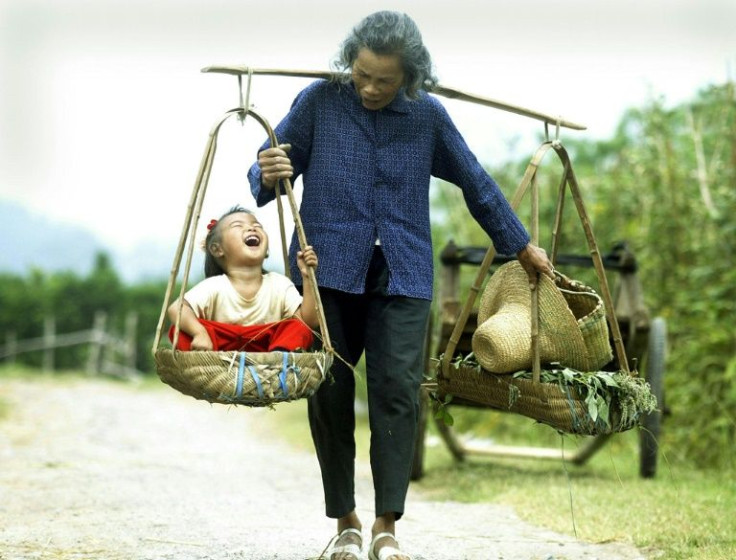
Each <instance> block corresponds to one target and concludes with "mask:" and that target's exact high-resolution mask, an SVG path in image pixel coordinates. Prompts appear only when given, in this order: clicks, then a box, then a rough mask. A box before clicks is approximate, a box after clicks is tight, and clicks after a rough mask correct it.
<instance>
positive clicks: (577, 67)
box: [0, 0, 736, 249]
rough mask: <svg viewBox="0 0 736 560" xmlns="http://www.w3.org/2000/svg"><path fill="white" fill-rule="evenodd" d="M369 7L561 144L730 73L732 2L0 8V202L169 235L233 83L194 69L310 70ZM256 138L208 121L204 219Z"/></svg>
mask: <svg viewBox="0 0 736 560" xmlns="http://www.w3.org/2000/svg"><path fill="white" fill-rule="evenodd" d="M385 8H390V9H397V10H402V11H406V12H407V13H409V15H411V16H412V17H413V18H414V19H415V21H416V22H417V23H418V25H419V27H420V29H421V30H422V32H423V35H424V39H425V43H426V44H427V46H428V48H429V49H430V52H431V54H432V56H433V58H434V62H435V66H436V69H437V73H438V76H439V78H440V82H441V83H442V84H444V85H447V86H452V87H456V88H459V89H462V90H466V91H468V92H473V93H478V94H481V95H484V96H487V97H492V98H495V99H498V100H502V101H507V102H509V103H512V104H516V105H520V106H523V107H528V108H531V109H536V110H539V111H542V112H546V113H549V114H553V115H562V116H563V117H565V118H567V119H569V120H572V121H575V122H580V123H582V124H585V125H587V127H588V130H587V131H584V132H573V131H564V132H563V134H562V137H563V141H564V138H566V137H574V138H582V139H585V138H589V139H591V140H593V139H599V138H606V137H608V136H609V135H610V134H611V133H612V131H613V127H614V126H615V124H616V123H617V122H618V119H619V118H620V116H621V114H622V112H623V110H624V109H626V108H628V107H632V106H641V105H643V104H645V103H646V102H647V100H649V99H651V98H652V97H663V98H664V99H665V101H666V102H667V103H668V104H675V103H678V102H681V101H683V100H686V99H689V98H691V97H692V96H693V95H694V94H695V92H696V91H697V90H698V89H700V88H702V87H704V86H706V85H709V84H720V83H724V82H726V81H727V80H728V79H733V78H734V72H736V32H734V29H736V1H734V0H688V1H685V0H617V1H615V2H614V1H598V0H558V1H553V0H508V1H503V2H493V1H488V0H478V1H473V0H452V1H445V2H438V1H421V2H420V1H413V2H411V1H406V0H405V1H400V0H395V1H393V2H374V1H372V0H365V1H363V2H360V3H358V2H355V3H354V2H346V1H345V0H339V1H332V2H327V1H315V2H310V1H309V0H282V1H280V2H266V1H259V2H253V1H251V0H238V1H234V0H142V1H141V0H120V1H119V0H95V1H91V0H90V1H82V0H1V1H0V198H2V199H6V200H11V201H15V202H19V203H22V204H24V205H25V206H27V207H28V208H29V209H32V210H33V211H36V212H40V213H44V214H46V215H48V216H49V217H50V218H53V219H55V220H63V221H68V222H72V223H77V224H79V225H81V226H84V227H87V228H90V229H91V230H93V231H94V232H95V233H97V234H98V235H99V236H100V237H101V238H102V239H103V240H104V241H105V242H106V243H109V244H111V245H115V246H117V247H119V248H123V249H125V248H132V247H133V246H134V245H136V244H139V243H141V242H145V241H146V240H150V239H151V238H156V239H158V240H159V241H161V242H163V243H172V244H175V243H176V240H177V239H178V236H179V232H180V229H181V221H182V218H183V216H184V213H185V210H186V205H187V202H188V200H189V196H190V192H191V189H192V186H193V183H194V179H195V176H196V173H197V170H198V167H199V163H200V159H201V157H202V152H203V149H204V146H205V142H206V139H207V135H208V133H209V131H210V128H211V126H212V124H213V123H214V121H215V120H216V119H217V118H218V117H219V116H220V115H221V114H222V113H223V112H224V111H226V110H228V109H231V108H233V107H234V106H236V105H237V102H238V91H237V82H236V79H235V78H234V77H231V76H223V75H210V74H202V73H200V69H201V68H203V67H205V66H210V65H216V64H240V65H249V66H252V67H262V68H263V67H275V68H299V69H317V70H323V69H327V68H328V65H329V62H330V60H331V59H332V57H333V55H334V54H335V52H336V50H337V47H338V44H339V43H340V42H341V41H342V39H343V38H344V36H345V35H346V33H347V32H348V31H349V29H350V28H351V26H352V25H354V24H355V23H357V21H358V20H360V19H361V18H362V17H363V16H364V15H367V14H368V13H370V12H372V11H375V10H378V9H385ZM307 83H308V82H307V81H306V80H304V79H301V78H272V77H258V76H257V77H255V78H254V82H253V86H252V90H251V101H252V102H253V103H254V105H255V107H256V108H257V109H258V110H260V111H261V112H262V113H263V114H264V116H266V118H268V119H269V120H270V121H271V123H272V124H273V125H274V126H275V125H276V123H277V122H278V120H279V119H280V118H281V117H282V116H283V114H284V113H285V112H286V110H287V109H288V106H289V104H290V103H291V100H292V99H293V97H294V95H295V94H296V93H297V92H298V91H299V90H300V89H301V88H302V87H304V86H305V85H306V84H307ZM445 104H446V105H447V107H448V109H449V110H450V112H451V114H452V115H453V117H454V119H455V121H456V123H457V124H458V127H459V128H460V130H461V131H462V132H463V134H464V135H465V137H466V139H467V140H468V142H469V144H470V145H471V147H472V148H473V149H474V150H475V151H476V153H477V154H478V156H479V157H480V159H481V160H482V161H484V162H485V163H490V164H492V163H493V161H494V160H499V159H502V158H504V157H507V156H508V154H509V153H529V154H531V153H533V151H534V149H535V148H536V140H535V134H537V133H539V132H542V125H541V124H540V123H538V122H537V121H531V120H528V119H525V118H522V117H519V116H515V115H508V114H504V113H502V112H500V111H497V110H493V109H489V108H485V107H480V106H477V105H470V104H467V103H462V102H457V101H446V102H445ZM262 140H263V133H262V132H261V131H260V130H259V129H258V128H257V127H256V125H254V124H253V123H251V124H246V126H245V127H241V126H240V125H239V124H238V123H237V122H235V121H233V123H232V124H228V125H226V126H225V128H224V130H223V133H222V136H221V140H220V148H219V151H218V158H217V159H216V162H215V171H214V173H213V177H212V182H211V184H210V190H209V191H208V192H209V194H208V197H207V203H206V206H205V216H204V217H203V220H205V222H206V221H208V219H209V218H210V217H216V216H217V215H219V214H220V213H221V212H222V211H224V210H226V209H227V207H229V206H230V205H231V204H233V203H238V202H239V203H243V204H245V205H247V206H252V205H253V204H252V198H251V197H250V193H249V190H248V188H247V184H246V179H245V173H246V170H247V168H248V166H249V165H250V164H251V163H252V160H253V156H254V151H255V147H256V146H257V145H259V144H260V142H261V141H262ZM270 212H271V211H269V213H270ZM269 213H264V214H269ZM205 218H206V219H205ZM266 219H268V217H266ZM273 243H274V241H272V244H273Z"/></svg>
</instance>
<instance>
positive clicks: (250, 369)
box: [248, 366, 263, 399]
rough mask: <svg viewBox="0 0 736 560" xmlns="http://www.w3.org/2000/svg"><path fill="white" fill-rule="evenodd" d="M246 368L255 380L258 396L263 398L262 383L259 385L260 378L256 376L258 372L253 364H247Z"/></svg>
mask: <svg viewBox="0 0 736 560" xmlns="http://www.w3.org/2000/svg"><path fill="white" fill-rule="evenodd" d="M248 370H249V371H250V374H251V376H252V377H253V381H255V382H256V390H257V391H258V398H260V399H262V398H263V385H261V379H260V377H258V372H257V371H256V368H254V367H253V366H248Z"/></svg>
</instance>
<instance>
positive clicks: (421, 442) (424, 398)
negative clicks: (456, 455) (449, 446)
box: [411, 387, 429, 480]
mask: <svg viewBox="0 0 736 560" xmlns="http://www.w3.org/2000/svg"><path fill="white" fill-rule="evenodd" d="M428 415H429V394H428V393H427V389H425V388H424V387H420V388H419V423H418V424H417V436H416V439H415V440H414V459H413V460H412V463H411V480H420V479H421V478H422V477H423V476H424V448H425V445H426V444H425V440H426V438H427V417H428Z"/></svg>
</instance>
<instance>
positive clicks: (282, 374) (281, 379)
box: [279, 352, 289, 398]
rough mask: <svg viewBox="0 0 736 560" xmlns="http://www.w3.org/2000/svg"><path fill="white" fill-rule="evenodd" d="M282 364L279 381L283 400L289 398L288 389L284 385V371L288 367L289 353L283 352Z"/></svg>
mask: <svg viewBox="0 0 736 560" xmlns="http://www.w3.org/2000/svg"><path fill="white" fill-rule="evenodd" d="M283 356H284V364H283V367H282V368H281V373H280V374H279V381H280V382H281V391H283V393H284V398H286V397H288V396H289V388H288V387H287V385H286V371H287V369H288V367H289V353H288V352H284V354H283Z"/></svg>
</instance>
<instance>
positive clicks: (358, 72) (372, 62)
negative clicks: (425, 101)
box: [352, 48, 404, 111]
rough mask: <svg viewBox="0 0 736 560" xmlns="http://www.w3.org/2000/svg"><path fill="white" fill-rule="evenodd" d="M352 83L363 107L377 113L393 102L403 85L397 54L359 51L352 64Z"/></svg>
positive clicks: (402, 69)
mask: <svg viewBox="0 0 736 560" xmlns="http://www.w3.org/2000/svg"><path fill="white" fill-rule="evenodd" d="M352 75H353V83H354V84H355V90H356V91H357V92H358V95H359V96H360V101H361V103H362V104H363V107H365V108H366V109H370V110H371V111H378V110H379V109H383V108H384V107H386V106H387V105H388V104H389V103H391V101H393V100H394V97H396V94H397V93H398V92H399V90H400V89H401V86H403V85H404V68H403V66H402V64H401V58H400V57H399V55H397V54H385V55H384V54H376V53H374V52H373V51H371V50H370V49H366V48H363V49H360V51H359V52H358V57H357V58H356V59H355V62H353V68H352Z"/></svg>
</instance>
